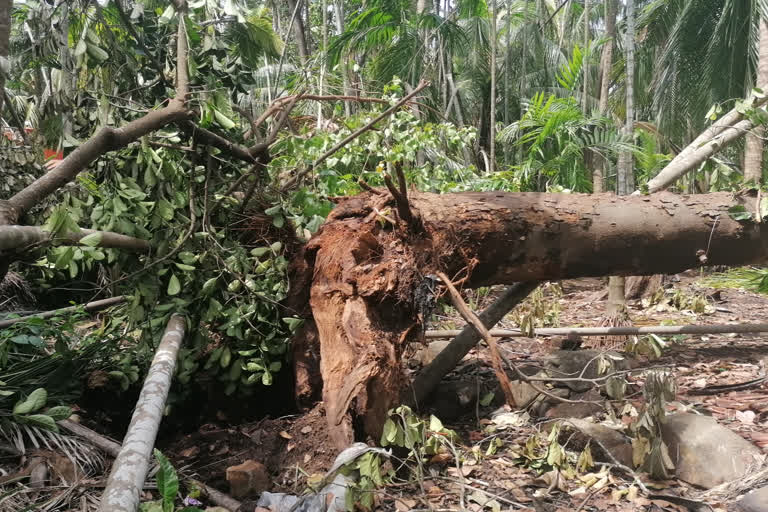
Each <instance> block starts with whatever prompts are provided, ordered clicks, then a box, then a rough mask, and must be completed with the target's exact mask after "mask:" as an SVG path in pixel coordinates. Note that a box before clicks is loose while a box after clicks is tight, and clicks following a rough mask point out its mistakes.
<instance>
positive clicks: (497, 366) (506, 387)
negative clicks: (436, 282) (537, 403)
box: [437, 272, 517, 407]
mask: <svg viewBox="0 0 768 512" xmlns="http://www.w3.org/2000/svg"><path fill="white" fill-rule="evenodd" d="M437 277H439V278H440V280H441V281H442V282H443V284H444V285H445V287H446V288H447V289H448V294H449V295H450V296H451V302H453V306H454V307H455V308H456V310H457V311H458V312H459V314H460V315H461V316H462V318H464V320H466V321H467V323H469V324H471V325H472V327H474V328H475V330H476V331H477V332H478V334H480V336H482V337H483V339H484V340H485V342H486V343H487V344H488V348H490V349H491V363H492V364H493V371H494V372H495V373H496V378H497V379H499V384H500V385H501V390H502V391H503V392H504V397H505V398H506V399H507V403H508V404H509V406H510V407H516V405H517V404H515V396H514V395H513V394H512V388H511V387H510V384H509V377H507V373H506V372H505V371H504V366H503V365H502V361H501V353H500V352H499V346H498V345H497V344H496V340H495V339H494V338H493V336H491V335H490V334H488V329H486V328H485V326H484V325H483V322H481V321H480V319H479V318H477V315H475V314H474V313H473V312H472V311H471V310H470V309H469V308H468V307H467V305H466V304H465V303H464V299H462V298H461V294H460V293H459V292H458V290H456V288H455V287H454V286H453V283H451V280H450V278H449V277H448V276H446V275H445V274H444V273H442V272H438V273H437Z"/></svg>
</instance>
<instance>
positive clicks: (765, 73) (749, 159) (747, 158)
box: [744, 16, 768, 186]
mask: <svg viewBox="0 0 768 512" xmlns="http://www.w3.org/2000/svg"><path fill="white" fill-rule="evenodd" d="M759 24H760V44H759V49H758V61H757V80H756V81H755V83H758V84H768V20H766V19H765V18H764V17H762V16H761V17H760V22H759ZM764 136H765V127H764V126H762V125H759V126H755V127H754V128H753V129H752V131H751V132H749V133H747V135H746V140H745V146H744V181H751V182H752V183H754V184H755V185H757V186H760V184H761V183H762V181H763V137H764Z"/></svg>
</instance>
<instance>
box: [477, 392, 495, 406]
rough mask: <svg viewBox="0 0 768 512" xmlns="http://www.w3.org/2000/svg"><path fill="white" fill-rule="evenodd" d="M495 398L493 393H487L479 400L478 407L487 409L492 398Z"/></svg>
mask: <svg viewBox="0 0 768 512" xmlns="http://www.w3.org/2000/svg"><path fill="white" fill-rule="evenodd" d="M494 396H496V395H495V394H494V392H493V391H489V392H488V393H486V394H485V395H483V398H481V399H480V405H482V406H483V407H487V406H489V405H491V402H493V397H494Z"/></svg>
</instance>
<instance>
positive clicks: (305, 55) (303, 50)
mask: <svg viewBox="0 0 768 512" xmlns="http://www.w3.org/2000/svg"><path fill="white" fill-rule="evenodd" d="M296 1H297V0H286V4H287V5H288V9H289V10H290V11H291V14H293V13H294V12H295V11H296ZM298 1H299V2H301V1H302V0H298ZM293 35H294V37H296V46H297V47H298V49H299V58H300V59H301V63H302V65H306V64H307V61H308V60H309V47H308V46H307V38H306V33H305V31H304V17H303V16H302V15H301V12H300V11H299V12H298V13H297V14H296V19H295V20H294V22H293Z"/></svg>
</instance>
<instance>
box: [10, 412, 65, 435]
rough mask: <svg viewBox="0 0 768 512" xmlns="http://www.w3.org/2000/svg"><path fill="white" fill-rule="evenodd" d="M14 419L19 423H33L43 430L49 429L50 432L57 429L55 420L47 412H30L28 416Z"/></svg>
mask: <svg viewBox="0 0 768 512" xmlns="http://www.w3.org/2000/svg"><path fill="white" fill-rule="evenodd" d="M16 419H17V421H19V422H20V423H26V424H28V425H33V426H35V427H37V428H42V429H43V430H49V431H51V432H58V431H59V427H58V426H57V425H56V422H55V421H54V420H53V418H51V417H50V416H48V415H47V414H30V415H29V416H19V417H18V418H16Z"/></svg>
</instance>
